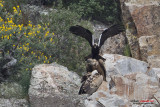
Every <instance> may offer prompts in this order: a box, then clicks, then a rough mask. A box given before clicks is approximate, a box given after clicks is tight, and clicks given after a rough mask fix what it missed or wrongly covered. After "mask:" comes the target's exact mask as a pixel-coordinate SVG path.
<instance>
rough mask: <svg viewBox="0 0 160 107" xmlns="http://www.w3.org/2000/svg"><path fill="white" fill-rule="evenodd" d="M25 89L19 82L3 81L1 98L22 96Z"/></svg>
mask: <svg viewBox="0 0 160 107" xmlns="http://www.w3.org/2000/svg"><path fill="white" fill-rule="evenodd" d="M22 96H23V89H22V87H21V86H20V85H19V84H17V83H14V82H13V83H10V82H2V83H0V98H6V99H7V98H13V97H14V98H22Z"/></svg>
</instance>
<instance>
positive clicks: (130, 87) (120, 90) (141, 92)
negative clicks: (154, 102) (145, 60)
mask: <svg viewBox="0 0 160 107" xmlns="http://www.w3.org/2000/svg"><path fill="white" fill-rule="evenodd" d="M111 77H112V78H113V81H114V83H115V87H114V88H113V89H111V91H110V93H111V94H116V95H118V96H122V97H124V98H126V99H129V100H134V99H136V100H143V99H152V98H153V95H154V94H155V93H156V92H157V91H158V89H159V86H158V84H159V82H158V80H157V79H156V78H153V77H150V76H147V75H146V74H144V73H132V74H129V75H125V76H120V75H114V76H111Z"/></svg>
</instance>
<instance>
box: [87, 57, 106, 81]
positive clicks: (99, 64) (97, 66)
mask: <svg viewBox="0 0 160 107" xmlns="http://www.w3.org/2000/svg"><path fill="white" fill-rule="evenodd" d="M86 62H87V65H86V70H87V72H92V71H94V70H97V71H98V73H99V74H101V75H102V76H103V80H104V81H106V74H107V71H106V69H105V66H104V61H103V60H102V59H99V60H96V59H92V58H89V59H87V61H86Z"/></svg>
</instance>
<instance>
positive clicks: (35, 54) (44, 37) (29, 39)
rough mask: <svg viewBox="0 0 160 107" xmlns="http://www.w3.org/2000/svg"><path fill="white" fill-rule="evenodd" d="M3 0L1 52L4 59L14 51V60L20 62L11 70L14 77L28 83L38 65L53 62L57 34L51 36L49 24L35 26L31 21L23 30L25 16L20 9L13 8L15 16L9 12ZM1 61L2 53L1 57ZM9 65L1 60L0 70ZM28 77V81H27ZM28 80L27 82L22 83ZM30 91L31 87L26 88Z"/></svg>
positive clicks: (1, 8) (0, 30) (0, 26)
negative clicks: (3, 53)
mask: <svg viewBox="0 0 160 107" xmlns="http://www.w3.org/2000/svg"><path fill="white" fill-rule="evenodd" d="M4 2H5V1H3V0H0V14H1V15H0V49H3V50H4V52H5V55H7V54H8V55H9V54H10V52H12V51H14V55H13V57H14V58H15V59H17V64H16V66H15V67H13V68H12V71H13V73H14V74H17V73H18V74H20V75H21V76H20V77H18V78H17V77H16V78H15V79H16V80H17V81H20V82H22V85H23V83H24V82H28V84H29V77H30V71H31V69H32V68H33V66H34V65H35V64H40V63H50V62H53V61H54V59H53V58H52V56H53V54H52V51H53V50H52V48H55V45H54V37H55V36H54V33H53V32H50V29H49V28H48V27H47V26H48V25H47V24H42V25H32V23H31V22H30V21H29V22H28V25H27V26H24V25H23V23H21V22H22V21H21V20H22V13H21V10H20V8H19V6H16V7H13V13H12V14H11V13H9V12H7V11H6V9H5V7H4V6H3V3H4ZM0 57H2V53H0ZM5 64H6V61H4V59H0V65H1V67H0V69H2V66H3V65H5ZM27 76H28V77H27ZM19 79H26V80H19ZM24 87H26V88H27V87H28V85H27V86H26V85H24Z"/></svg>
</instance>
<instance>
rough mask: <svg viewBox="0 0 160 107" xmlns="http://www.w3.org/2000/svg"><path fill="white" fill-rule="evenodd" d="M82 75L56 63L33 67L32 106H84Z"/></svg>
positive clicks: (30, 93)
mask: <svg viewBox="0 0 160 107" xmlns="http://www.w3.org/2000/svg"><path fill="white" fill-rule="evenodd" d="M80 85H81V83H80V77H79V76H78V75H77V74H76V73H74V72H71V71H68V69H67V68H66V67H63V66H60V65H58V64H56V63H52V64H42V65H37V66H35V67H34V68H33V71H32V76H31V84H30V88H29V98H30V103H31V106H32V107H53V105H54V107H83V106H84V105H83V100H82V99H83V98H82V97H81V96H78V90H79V87H80Z"/></svg>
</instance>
